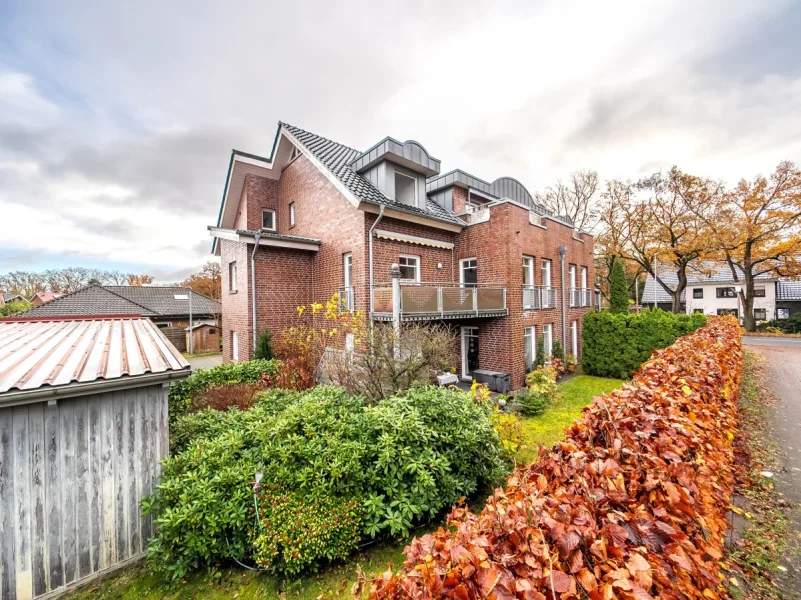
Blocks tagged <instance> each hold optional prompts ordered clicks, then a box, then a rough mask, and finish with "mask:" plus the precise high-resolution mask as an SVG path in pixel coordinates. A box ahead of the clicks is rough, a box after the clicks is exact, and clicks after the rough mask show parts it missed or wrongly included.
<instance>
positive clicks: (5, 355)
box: [0, 315, 189, 403]
mask: <svg viewBox="0 0 801 600" xmlns="http://www.w3.org/2000/svg"><path fill="white" fill-rule="evenodd" d="M172 372H176V373H172ZM188 375H189V364H188V363H187V362H186V360H184V358H183V357H182V356H181V354H180V353H179V352H178V351H177V350H176V349H175V347H174V346H173V345H172V344H171V343H170V342H169V341H167V338H165V337H164V335H163V334H162V333H161V332H160V331H159V330H158V328H157V327H156V326H155V325H154V324H153V323H151V322H150V320H148V319H143V318H139V317H135V318H132V317H127V316H121V315H117V317H116V318H111V317H103V316H96V317H83V318H82V317H67V318H64V317H55V318H25V317H21V318H13V319H7V320H2V321H0V403H2V402H3V401H6V400H8V401H10V400H11V399H12V398H11V396H14V398H17V397H26V398H30V397H31V396H42V395H54V394H56V393H60V392H64V391H76V388H77V391H80V390H81V389H87V388H90V387H91V389H92V391H97V389H98V385H112V384H118V383H123V382H124V381H125V380H128V379H131V378H140V377H142V376H162V378H163V376H178V377H185V376H188Z"/></svg>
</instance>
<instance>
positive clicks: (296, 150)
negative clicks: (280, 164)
mask: <svg viewBox="0 0 801 600" xmlns="http://www.w3.org/2000/svg"><path fill="white" fill-rule="evenodd" d="M301 154H303V153H302V152H301V151H300V148H298V147H297V146H295V145H293V146H292V150H291V151H290V153H289V161H288V162H287V164H289V163H291V162H292V161H293V160H295V159H296V158H297V157H298V156H300V155H301Z"/></svg>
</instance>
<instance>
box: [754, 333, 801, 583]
mask: <svg viewBox="0 0 801 600" xmlns="http://www.w3.org/2000/svg"><path fill="white" fill-rule="evenodd" d="M752 339H754V340H759V341H760V342H762V341H765V340H771V341H779V342H782V341H783V342H790V341H792V342H801V340H799V339H790V338H784V339H781V338H743V341H745V342H746V343H747V347H748V349H749V350H754V351H757V352H761V353H762V354H764V356H765V358H766V360H767V364H768V372H769V376H770V382H769V383H770V386H771V389H772V391H773V394H774V395H775V396H776V404H775V405H774V406H771V407H770V429H771V432H770V433H771V435H772V438H773V440H774V441H775V443H776V446H777V449H778V465H777V468H776V473H774V476H775V479H776V491H777V492H778V493H779V494H782V495H783V496H784V498H785V499H786V500H788V501H789V502H790V503H791V505H793V506H794V507H795V510H794V511H792V514H789V515H788V516H789V517H790V519H791V521H792V525H791V527H792V534H791V536H792V540H793V545H794V546H795V552H793V553H791V554H792V556H791V557H787V558H786V559H785V562H784V564H785V566H786V567H787V568H788V569H789V571H788V572H787V574H786V575H784V577H782V579H786V581H785V584H786V585H787V586H788V587H789V588H790V589H792V590H795V592H796V593H798V594H799V595H798V596H792V597H794V598H798V597H801V557H799V555H798V552H799V551H801V344H784V345H778V344H758V343H757V342H755V343H754V344H751V340H752ZM788 512H790V511H788Z"/></svg>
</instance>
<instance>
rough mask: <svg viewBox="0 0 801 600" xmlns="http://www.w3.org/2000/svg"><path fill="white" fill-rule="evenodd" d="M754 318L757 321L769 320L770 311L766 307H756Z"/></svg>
mask: <svg viewBox="0 0 801 600" xmlns="http://www.w3.org/2000/svg"><path fill="white" fill-rule="evenodd" d="M754 319H756V320H757V321H767V320H768V311H767V309H764V308H755V309H754Z"/></svg>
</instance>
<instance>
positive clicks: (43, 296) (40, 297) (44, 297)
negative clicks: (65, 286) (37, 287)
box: [31, 292, 64, 306]
mask: <svg viewBox="0 0 801 600" xmlns="http://www.w3.org/2000/svg"><path fill="white" fill-rule="evenodd" d="M63 295H64V294H52V293H50V292H37V293H35V294H34V295H33V298H31V304H33V305H34V306H39V305H40V304H44V303H45V302H50V301H51V300H55V299H56V298H61V296H63Z"/></svg>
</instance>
